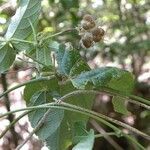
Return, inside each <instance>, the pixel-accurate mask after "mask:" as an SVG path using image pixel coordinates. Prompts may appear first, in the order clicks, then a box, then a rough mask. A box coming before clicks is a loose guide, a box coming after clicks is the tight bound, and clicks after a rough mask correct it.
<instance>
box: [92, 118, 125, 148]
mask: <svg viewBox="0 0 150 150" xmlns="http://www.w3.org/2000/svg"><path fill="white" fill-rule="evenodd" d="M90 123H91V124H92V125H93V127H94V128H95V129H96V130H97V131H98V132H99V133H101V134H102V135H103V136H104V138H105V139H106V140H107V141H108V142H109V143H110V144H111V145H112V146H113V147H114V148H115V149H116V150H123V148H122V147H121V146H120V145H118V143H116V142H115V141H114V140H113V139H112V138H111V137H110V136H109V135H107V134H106V131H105V130H104V129H103V128H102V127H101V126H100V125H99V124H98V123H97V122H96V121H95V120H91V121H90Z"/></svg>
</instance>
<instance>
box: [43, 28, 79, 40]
mask: <svg viewBox="0 0 150 150" xmlns="http://www.w3.org/2000/svg"><path fill="white" fill-rule="evenodd" d="M72 31H77V29H75V28H71V29H67V30H64V31H61V32H58V33H56V34H53V35H49V36H47V37H45V38H44V39H43V41H45V40H48V39H50V38H53V37H55V36H58V35H62V34H65V33H67V32H72Z"/></svg>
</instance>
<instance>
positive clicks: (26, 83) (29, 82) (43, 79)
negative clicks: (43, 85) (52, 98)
mask: <svg viewBox="0 0 150 150" xmlns="http://www.w3.org/2000/svg"><path fill="white" fill-rule="evenodd" d="M54 77H55V76H54V75H52V76H49V77H40V78H37V79H32V80H30V81H27V82H24V83H21V84H19V85H16V86H14V87H13V88H11V89H8V90H6V91H5V92H3V93H2V94H0V98H1V97H3V96H4V95H6V94H8V93H10V92H11V91H13V90H15V89H18V88H20V87H22V86H25V85H28V84H32V83H34V82H37V81H48V80H51V79H53V78H54Z"/></svg>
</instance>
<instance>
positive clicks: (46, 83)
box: [24, 78, 59, 103]
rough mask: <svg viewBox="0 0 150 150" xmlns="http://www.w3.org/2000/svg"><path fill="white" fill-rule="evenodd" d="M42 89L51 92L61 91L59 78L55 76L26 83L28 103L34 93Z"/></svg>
mask: <svg viewBox="0 0 150 150" xmlns="http://www.w3.org/2000/svg"><path fill="white" fill-rule="evenodd" d="M41 90H43V91H44V90H45V91H49V92H51V93H53V92H55V91H58V92H59V86H58V81H57V79H56V78H53V79H50V80H42V81H36V82H33V83H31V84H28V85H26V87H25V89H24V99H25V100H26V102H27V103H28V102H29V100H30V99H31V97H32V96H33V94H34V93H36V92H37V91H41Z"/></svg>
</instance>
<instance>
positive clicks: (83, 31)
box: [79, 14, 105, 48]
mask: <svg viewBox="0 0 150 150" xmlns="http://www.w3.org/2000/svg"><path fill="white" fill-rule="evenodd" d="M104 34H105V31H104V30H103V29H102V28H101V27H99V26H97V25H96V22H95V20H94V18H93V17H92V16H91V15H88V14H87V15H85V16H84V17H83V19H82V21H81V25H80V27H79V35H80V36H81V40H80V44H81V46H82V47H83V48H89V47H91V46H93V44H94V43H95V42H99V41H100V40H102V39H103V37H104Z"/></svg>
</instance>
